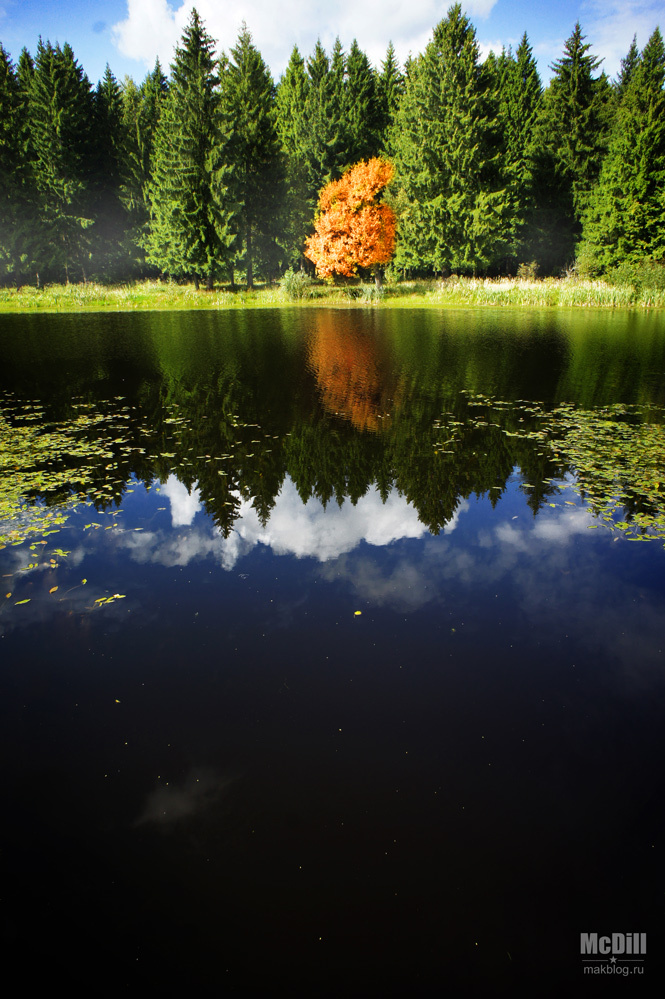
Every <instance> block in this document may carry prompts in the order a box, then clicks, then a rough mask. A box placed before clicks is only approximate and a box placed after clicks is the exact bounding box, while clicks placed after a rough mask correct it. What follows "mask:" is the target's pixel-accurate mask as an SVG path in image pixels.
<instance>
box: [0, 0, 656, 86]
mask: <svg viewBox="0 0 665 999" xmlns="http://www.w3.org/2000/svg"><path fill="white" fill-rule="evenodd" d="M194 5H195V6H196V7H197V9H198V11H199V14H200V15H201V17H202V18H203V20H204V22H205V24H206V27H207V29H208V31H209V33H210V34H211V35H212V36H213V38H215V39H216V40H217V41H218V43H219V48H220V49H225V50H228V49H229V48H231V46H232V45H233V44H234V42H235V39H236V38H237V35H238V31H239V29H240V26H241V24H242V22H243V21H245V22H246V23H247V26H248V28H249V30H250V31H251V33H252V36H253V39H254V43H255V45H256V46H257V48H258V49H259V50H260V52H261V54H262V55H263V58H264V59H265V61H266V62H267V63H268V65H269V66H270V69H271V70H272V73H273V76H274V77H275V79H276V80H277V79H278V78H279V76H280V74H281V73H282V71H283V70H284V67H285V66H286V63H287V62H288V59H289V55H290V53H291V50H292V48H293V46H294V44H297V45H298V47H299V49H300V52H301V54H302V55H304V56H305V57H306V56H308V55H309V54H310V53H311V52H312V50H313V48H314V45H315V43H316V40H317V38H320V39H321V41H322V42H323V45H324V46H325V47H326V49H327V50H328V51H330V48H331V46H332V43H333V42H334V40H335V37H336V36H338V35H339V38H340V40H341V42H342V46H343V47H344V49H345V50H348V48H349V46H350V44H351V42H352V40H353V38H357V40H358V43H359V45H360V47H361V48H362V49H363V50H364V51H365V52H367V54H368V56H369V57H370V59H371V60H372V62H373V63H374V64H375V65H379V64H380V62H381V60H382V59H383V58H384V56H385V51H386V47H387V45H388V42H389V41H390V40H392V41H393V44H394V45H395V48H396V50H397V55H398V58H399V59H400V62H402V63H403V61H404V59H405V58H406V56H407V55H408V54H409V52H411V53H412V54H414V55H415V54H416V53H418V52H421V51H422V50H423V49H424V47H425V45H426V44H427V42H428V40H429V38H430V37H431V32H432V28H433V27H434V25H435V24H437V23H438V22H439V21H440V20H441V19H442V18H443V17H445V15H446V12H447V10H448V7H449V6H450V4H449V3H448V2H443V3H441V2H435V0H408V2H405V0H335V3H331V2H330V0H280V2H279V3H277V2H276V0H198V2H196V3H195V4H194ZM192 6H193V4H192V2H191V0H187V2H184V0H68V2H59V0H0V41H1V42H2V44H3V45H4V47H5V49H7V50H8V51H9V53H10V54H11V56H12V57H13V59H14V61H16V60H17V59H18V56H19V54H20V51H21V49H22V48H23V46H26V47H27V48H28V50H29V51H30V52H32V53H33V54H34V52H35V50H36V47H37V40H38V38H39V36H40V35H41V36H42V38H43V39H44V40H46V39H50V41H52V42H54V43H55V42H60V43H61V44H62V43H64V42H66V41H67V42H69V43H70V45H71V46H72V48H73V50H74V53H75V55H76V57H77V59H78V60H79V62H80V64H81V65H82V66H83V69H84V70H85V72H86V73H87V74H88V76H89V78H90V80H91V81H92V83H93V84H94V83H96V82H97V80H98V79H99V78H100V76H101V75H102V74H103V72H104V67H105V65H106V63H107V62H108V63H109V65H110V66H111V69H112V70H113V72H114V73H115V75H116V77H117V78H118V79H119V80H122V78H123V77H124V76H125V74H128V75H130V76H133V77H134V79H135V80H137V81H140V80H141V79H143V77H144V75H145V73H146V72H147V71H148V70H149V69H151V68H152V66H153V65H154V61H155V57H156V56H159V57H160V59H161V60H162V64H163V65H164V67H167V66H168V64H169V63H170V61H171V58H172V55H173V48H174V45H175V44H176V42H177V41H178V39H179V38H180V36H181V34H182V30H183V27H184V25H185V24H186V22H187V20H188V18H189V11H190V10H191V7H192ZM463 6H464V8H465V10H466V12H467V13H468V15H469V17H470V18H471V20H472V22H473V24H474V26H475V28H476V34H477V37H478V41H479V43H480V46H481V52H482V53H483V54H484V53H486V52H487V51H488V50H489V49H490V48H493V49H494V50H495V51H498V52H500V51H501V47H502V45H505V46H506V47H508V46H509V45H512V46H513V48H515V47H516V46H517V45H518V44H519V41H520V38H521V36H522V34H523V33H524V31H526V32H527V35H528V37H529V41H530V43H531V46H532V48H533V50H534V54H535V56H536V58H537V60H538V65H539V69H540V73H541V77H542V78H543V81H544V82H547V80H548V79H549V77H550V75H551V74H550V71H549V68H548V67H549V65H550V64H551V63H552V62H553V61H554V60H555V59H557V58H559V56H560V55H561V53H562V50H563V44H564V42H565V40H566V38H568V37H569V36H570V34H571V32H572V30H573V27H574V25H575V22H576V21H578V20H579V21H580V23H581V25H582V30H583V32H584V33H585V34H586V36H587V42H590V43H591V45H592V50H591V51H592V53H593V54H594V55H596V56H598V57H600V58H603V59H604V62H603V67H604V69H605V70H606V71H607V73H608V74H609V76H610V77H613V76H615V75H616V73H617V71H618V68H619V63H620V59H621V58H622V56H624V55H625V54H626V52H627V51H628V48H629V46H630V43H631V40H632V38H633V35H634V34H637V42H638V45H639V46H640V48H642V47H643V46H644V45H645V44H646V42H647V41H648V38H649V36H650V34H651V32H652V31H653V29H654V28H655V27H656V25H659V26H660V28H661V30H662V31H663V32H665V3H664V2H663V0H549V2H543V0H467V2H466V3H463Z"/></svg>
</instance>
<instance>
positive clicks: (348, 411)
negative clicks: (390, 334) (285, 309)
mask: <svg viewBox="0 0 665 999" xmlns="http://www.w3.org/2000/svg"><path fill="white" fill-rule="evenodd" d="M308 352H309V360H310V364H311V366H312V369H313V371H314V374H315V375H316V380H317V383H318V386H319V390H320V392H321V399H322V402H323V405H324V406H325V408H326V409H327V410H328V411H329V412H331V413H339V414H340V415H341V416H344V417H346V419H348V420H350V421H351V423H352V424H353V426H354V427H356V429H358V430H373V431H376V430H379V429H380V428H385V427H386V426H387V425H388V423H389V419H390V413H391V410H392V409H393V408H394V406H395V396H396V393H397V386H396V385H394V384H393V379H392V378H390V376H389V373H388V369H387V366H386V365H385V364H382V363H381V360H380V358H379V356H378V351H377V346H376V343H375V341H374V340H373V339H371V338H370V337H368V336H366V335H363V334H361V333H358V332H356V331H354V330H352V329H349V328H344V327H342V326H340V323H339V319H337V318H335V317H334V316H332V315H328V314H326V313H325V312H324V313H319V314H318V315H317V322H316V328H315V330H314V331H313V332H312V334H311V336H310V340H309V345H308Z"/></svg>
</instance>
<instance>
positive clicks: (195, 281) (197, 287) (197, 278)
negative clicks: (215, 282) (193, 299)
mask: <svg viewBox="0 0 665 999" xmlns="http://www.w3.org/2000/svg"><path fill="white" fill-rule="evenodd" d="M198 290H199V276H198V274H195V275H194V291H198Z"/></svg>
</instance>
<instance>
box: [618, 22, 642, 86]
mask: <svg viewBox="0 0 665 999" xmlns="http://www.w3.org/2000/svg"><path fill="white" fill-rule="evenodd" d="M639 61H640V51H639V49H638V47H637V35H633V40H632V42H631V43H630V48H629V49H628V52H627V53H626V56H625V58H623V59H622V60H621V69H620V70H619V76H618V78H617V81H616V84H615V86H616V92H617V96H618V98H619V101H622V100H623V98H624V96H625V93H626V91H627V89H628V84H629V83H630V81H631V80H632V78H633V73H634V72H635V69H636V67H637V65H638V63H639Z"/></svg>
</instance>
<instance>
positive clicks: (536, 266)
mask: <svg viewBox="0 0 665 999" xmlns="http://www.w3.org/2000/svg"><path fill="white" fill-rule="evenodd" d="M601 70H602V67H601V61H600V60H599V59H598V58H597V57H596V56H595V55H594V54H593V50H592V46H591V44H590V43H589V42H588V41H587V40H586V38H585V36H584V34H583V33H582V29H581V27H580V25H579V24H576V25H575V26H574V28H573V31H572V33H571V36H570V37H569V38H568V40H567V41H566V43H565V46H564V51H563V53H562V55H561V57H560V58H559V59H558V60H556V62H555V63H554V64H553V66H552V71H553V76H552V79H551V81H550V83H549V84H548V86H547V87H543V85H542V82H541V80H540V78H539V75H538V70H537V66H536V63H535V60H534V58H533V53H532V50H531V46H530V45H529V40H528V38H527V36H526V34H524V35H523V37H522V40H521V42H520V44H519V46H518V48H517V50H516V51H515V52H513V51H512V50H510V49H509V50H507V51H506V50H504V51H503V52H501V53H500V54H498V55H496V54H493V53H491V54H490V56H489V57H488V58H487V59H486V60H485V62H482V63H481V61H480V56H479V47H478V42H477V38H476V33H475V29H474V27H473V25H472V23H471V22H470V20H469V19H468V18H467V17H466V16H465V15H464V13H463V12H462V9H461V6H460V5H459V4H455V5H453V6H452V7H451V8H450V9H449V10H448V13H447V15H446V17H445V18H443V20H442V21H441V22H440V23H439V24H438V25H436V26H435V27H434V29H433V32H432V37H431V40H430V42H429V44H428V45H427V47H426V48H425V50H424V52H423V53H421V54H418V55H416V56H415V57H410V58H409V59H408V60H407V64H406V65H405V66H404V67H400V66H399V64H398V62H397V59H396V57H395V52H394V48H393V46H392V44H391V45H390V46H389V47H388V50H387V52H386V56H385V60H383V61H382V63H381V65H380V66H379V67H373V66H372V65H371V63H370V62H369V60H368V58H367V56H366V55H365V53H364V52H363V51H362V50H361V49H360V47H359V45H358V43H357V41H356V40H355V39H354V40H353V41H352V43H351V45H350V48H349V49H348V51H345V50H344V48H343V47H342V44H341V42H340V40H339V39H337V41H336V43H335V45H334V46H333V48H332V51H331V52H329V53H328V52H326V51H325V50H324V48H323V46H322V45H321V43H320V42H319V43H317V45H316V46H315V48H314V51H313V52H312V53H311V54H310V55H308V56H305V55H303V54H301V53H300V52H299V50H298V48H297V47H295V48H294V49H293V52H292V55H291V58H290V61H289V64H288V66H287V68H286V70H285V72H284V74H283V76H282V78H281V79H280V80H279V81H278V82H277V83H275V81H274V80H273V78H272V76H271V74H270V70H269V69H268V67H267V66H266V64H265V62H264V60H263V58H262V57H261V54H260V53H259V52H258V50H257V49H256V48H255V46H254V44H253V42H252V37H251V34H250V32H249V30H248V29H247V28H246V27H245V26H243V28H242V30H241V32H240V34H239V37H238V39H237V42H236V44H235V46H234V47H233V48H232V49H231V50H230V52H229V53H220V54H217V53H216V42H215V40H214V39H212V38H211V37H210V36H209V35H208V34H207V32H206V29H205V25H204V24H203V23H202V21H201V19H200V18H199V16H198V14H197V13H196V11H193V12H192V14H191V17H190V21H189V24H188V25H187V28H186V30H185V32H184V34H183V37H182V39H181V41H180V43H179V45H178V46H177V48H176V51H175V53H174V58H173V63H172V65H171V67H170V73H169V75H168V77H167V76H166V74H165V73H164V71H163V69H162V67H161V66H160V64H159V62H158V63H157V64H156V65H155V68H154V70H153V71H152V72H151V73H149V74H148V75H147V76H146V78H145V79H144V80H143V82H142V83H140V84H137V83H135V82H134V81H133V80H132V79H130V78H129V77H126V78H125V79H124V80H123V81H118V80H116V78H115V77H114V75H113V73H112V71H111V69H110V68H109V67H108V66H107V68H106V72H105V74H104V77H103V79H102V80H101V81H100V82H99V83H98V84H97V86H96V87H94V88H93V86H92V85H91V83H90V81H89V79H88V77H87V76H86V75H85V73H84V71H83V69H82V67H81V66H80V65H79V63H78V61H77V60H76V58H75V56H74V53H73V51H72V49H71V47H70V46H69V45H67V44H65V45H63V46H62V47H61V46H60V45H55V46H53V45H51V43H50V42H42V41H41V40H40V42H39V45H38V47H37V51H36V53H35V54H34V57H33V56H31V55H30V53H28V52H27V51H26V50H25V49H24V50H23V51H22V52H21V53H20V54H19V57H18V60H17V62H16V63H15V62H14V61H13V60H12V58H11V56H10V54H9V53H8V52H7V51H6V50H5V48H4V47H3V46H2V44H1V43H0V281H1V282H2V283H5V284H16V285H21V284H25V283H32V284H36V285H40V284H43V283H44V282H46V281H81V280H87V279H92V278H94V279H96V280H101V281H119V280H128V279H135V278H139V277H146V276H153V277H156V276H158V275H165V276H170V277H173V278H176V279H186V280H193V281H194V282H195V284H196V285H197V286H198V285H199V283H202V284H204V285H206V286H207V287H212V285H213V283H214V282H216V281H226V282H229V283H230V284H231V285H233V284H234V282H235V281H242V282H245V283H246V284H247V285H248V286H249V287H251V286H252V285H253V284H254V281H255V280H264V281H273V280H275V279H277V278H278V277H279V276H280V275H281V274H283V273H284V271H285V270H287V269H288V268H292V269H298V268H310V269H311V267H312V265H311V263H310V262H309V261H308V260H307V258H306V257H305V246H306V240H307V239H310V238H311V237H312V236H313V235H314V233H315V216H316V212H317V205H318V204H319V196H320V193H321V191H322V190H323V189H324V188H325V187H326V185H328V184H330V183H331V182H336V181H339V180H340V178H341V177H342V176H343V174H344V173H345V171H347V170H348V169H349V168H350V167H352V166H354V165H355V164H357V163H359V162H363V161H364V162H368V161H371V160H373V159H375V158H376V157H382V158H383V159H387V160H388V161H390V163H391V164H392V180H391V182H390V184H389V187H388V189H387V193H386V195H385V202H386V204H387V205H388V206H389V207H390V209H391V211H392V212H393V213H394V217H395V219H396V224H397V239H396V250H395V254H394V258H393V260H392V263H391V265H390V268H391V271H392V274H393V275H394V276H399V275H407V276H431V275H446V274H448V273H462V274H490V275H500V274H516V273H518V272H520V273H530V274H534V273H536V272H539V273H541V274H560V273H562V272H563V271H565V270H567V269H571V268H574V267H577V268H578V269H579V270H580V271H582V272H584V273H587V274H592V275H601V274H604V273H607V272H612V271H613V270H615V269H616V268H620V267H622V266H625V265H631V266H633V265H643V264H644V263H645V262H646V263H647V265H650V266H652V267H655V266H658V265H661V264H663V261H664V260H665V235H664V233H665V90H664V85H665V47H664V45H663V39H662V37H661V34H660V31H659V29H656V30H655V31H654V32H653V34H652V36H651V38H650V39H649V40H648V42H647V44H646V45H645V47H644V49H643V50H642V51H640V50H639V49H638V47H637V42H636V40H635V39H634V40H633V42H632V44H631V45H630V48H629V50H628V51H627V53H626V56H625V58H624V59H623V60H622V65H621V71H620V73H619V74H618V77H617V79H616V80H609V79H608V78H607V76H606V75H605V74H604V73H603V72H602V71H601Z"/></svg>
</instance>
